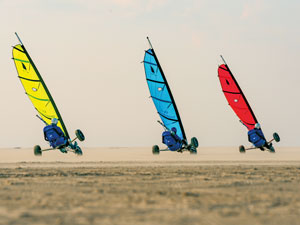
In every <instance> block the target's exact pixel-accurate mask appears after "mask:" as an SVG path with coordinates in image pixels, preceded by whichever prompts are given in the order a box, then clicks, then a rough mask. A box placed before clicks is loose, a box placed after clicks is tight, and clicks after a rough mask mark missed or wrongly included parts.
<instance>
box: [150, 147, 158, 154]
mask: <svg viewBox="0 0 300 225" xmlns="http://www.w3.org/2000/svg"><path fill="white" fill-rule="evenodd" d="M152 153H153V155H158V154H159V147H158V146H157V145H154V146H153V147H152Z"/></svg>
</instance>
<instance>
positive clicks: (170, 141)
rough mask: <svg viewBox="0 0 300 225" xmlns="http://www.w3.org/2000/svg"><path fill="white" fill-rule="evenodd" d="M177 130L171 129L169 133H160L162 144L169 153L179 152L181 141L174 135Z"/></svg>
mask: <svg viewBox="0 0 300 225" xmlns="http://www.w3.org/2000/svg"><path fill="white" fill-rule="evenodd" d="M176 132H177V129H176V128H175V127H172V129H171V131H169V130H167V131H164V132H163V133H162V143H164V144H166V145H167V146H168V148H169V149H170V150H171V151H178V150H181V147H182V140H181V138H180V137H179V136H178V135H177V134H176Z"/></svg>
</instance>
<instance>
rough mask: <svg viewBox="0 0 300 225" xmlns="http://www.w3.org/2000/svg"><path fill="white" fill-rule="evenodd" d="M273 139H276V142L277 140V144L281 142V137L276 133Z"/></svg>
mask: <svg viewBox="0 0 300 225" xmlns="http://www.w3.org/2000/svg"><path fill="white" fill-rule="evenodd" d="M273 138H274V140H275V141H276V142H279V141H280V137H279V135H278V134H277V133H274V134H273Z"/></svg>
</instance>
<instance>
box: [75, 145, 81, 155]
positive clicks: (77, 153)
mask: <svg viewBox="0 0 300 225" xmlns="http://www.w3.org/2000/svg"><path fill="white" fill-rule="evenodd" d="M75 154H76V155H78V156H82V150H81V148H80V147H79V146H77V147H76V149H75Z"/></svg>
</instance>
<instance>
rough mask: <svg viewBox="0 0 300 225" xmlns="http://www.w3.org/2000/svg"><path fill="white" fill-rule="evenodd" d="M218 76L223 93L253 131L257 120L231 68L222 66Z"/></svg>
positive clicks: (242, 120)
mask: <svg viewBox="0 0 300 225" xmlns="http://www.w3.org/2000/svg"><path fill="white" fill-rule="evenodd" d="M218 74H219V79H220V82H221V86H222V90H223V93H224V95H225V97H226V99H227V101H228V103H229V105H230V106H231V108H232V109H233V111H234V112H235V114H236V115H237V116H238V117H239V118H240V120H241V122H242V123H243V124H244V125H245V126H246V127H247V128H248V130H252V129H253V128H254V126H255V124H256V123H257V120H256V118H255V115H254V113H253V111H252V109H251V107H250V105H249V103H248V101H247V99H246V97H245V96H244V94H243V92H242V90H241V88H240V87H239V85H238V83H237V82H236V80H235V78H234V76H233V75H232V73H231V71H230V69H229V67H228V66H227V65H226V64H222V65H221V66H219V68H218Z"/></svg>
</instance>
